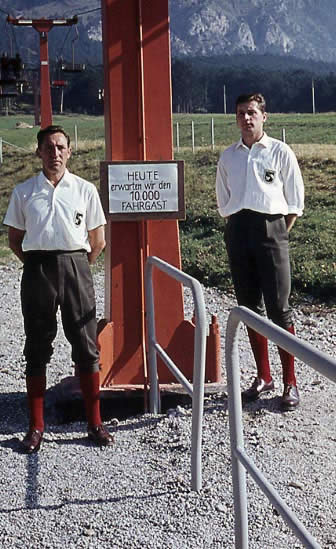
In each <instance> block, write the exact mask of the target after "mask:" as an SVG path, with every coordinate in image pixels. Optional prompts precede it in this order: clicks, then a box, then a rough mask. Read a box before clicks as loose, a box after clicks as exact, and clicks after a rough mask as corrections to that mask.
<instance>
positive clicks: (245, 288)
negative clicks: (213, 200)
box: [225, 210, 292, 329]
mask: <svg viewBox="0 0 336 549" xmlns="http://www.w3.org/2000/svg"><path fill="white" fill-rule="evenodd" d="M225 244H226V249H227V253H228V257H229V264H230V269H231V274H232V279H233V284H234V289H235V293H236V298H237V302H238V305H244V306H245V307H248V308H249V309H252V310H253V311H255V312H257V313H262V312H263V310H264V305H265V308H266V312H267V316H268V317H269V318H270V319H271V320H272V321H273V322H274V323H275V324H277V325H279V326H281V327H282V328H285V329H286V328H289V327H290V326H291V324H292V318H291V312H290V308H289V304H288V299H289V295H290V286H291V282H290V262H289V251H288V231H287V227H286V222H285V218H284V216H283V215H268V214H262V213H258V212H254V211H251V210H242V211H240V212H238V213H236V214H234V215H232V216H230V217H229V219H228V222H227V225H226V228H225Z"/></svg>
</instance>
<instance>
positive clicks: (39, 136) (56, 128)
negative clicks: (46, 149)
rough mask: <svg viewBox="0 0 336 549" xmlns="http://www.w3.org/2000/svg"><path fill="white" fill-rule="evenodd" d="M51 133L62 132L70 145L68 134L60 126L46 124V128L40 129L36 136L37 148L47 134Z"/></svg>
mask: <svg viewBox="0 0 336 549" xmlns="http://www.w3.org/2000/svg"><path fill="white" fill-rule="evenodd" d="M53 133H62V134H63V135H64V136H65V137H66V140H67V143H68V147H70V136H69V135H68V134H67V133H66V131H65V129H64V128H62V126H47V127H46V128H43V130H40V131H39V132H38V134H37V136H36V137H37V146H38V148H40V146H41V145H42V143H43V141H44V140H45V138H46V137H47V135H52V134H53Z"/></svg>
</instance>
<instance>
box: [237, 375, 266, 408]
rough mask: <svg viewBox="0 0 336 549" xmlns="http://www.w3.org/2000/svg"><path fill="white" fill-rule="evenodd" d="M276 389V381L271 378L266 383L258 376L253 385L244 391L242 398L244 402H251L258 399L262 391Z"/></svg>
mask: <svg viewBox="0 0 336 549" xmlns="http://www.w3.org/2000/svg"><path fill="white" fill-rule="evenodd" d="M273 390H274V381H273V379H271V381H270V382H269V383H266V382H265V381H264V380H263V379H261V378H260V377H256V378H255V380H254V382H253V383H252V385H251V387H250V388H249V389H247V390H246V391H243V392H242V399H243V401H244V402H251V401H253V400H257V399H258V398H259V397H260V395H261V393H269V392H270V391H273Z"/></svg>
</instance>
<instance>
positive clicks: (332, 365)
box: [225, 307, 336, 549]
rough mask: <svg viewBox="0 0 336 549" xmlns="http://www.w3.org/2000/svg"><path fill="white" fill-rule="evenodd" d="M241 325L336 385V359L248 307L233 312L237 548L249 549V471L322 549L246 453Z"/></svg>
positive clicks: (230, 352)
mask: <svg viewBox="0 0 336 549" xmlns="http://www.w3.org/2000/svg"><path fill="white" fill-rule="evenodd" d="M241 322H244V324H246V325H247V326H249V327H250V328H253V329H254V330H255V331H256V332H258V333H260V334H262V335H263V336H265V337H267V338H268V339H269V340H271V341H273V342H274V343H276V344H277V345H278V346H279V347H281V348H282V349H285V350H286V351H287V352H289V353H291V354H292V355H294V356H296V357H297V358H299V359H300V360H302V361H303V362H305V363H306V364H307V365H308V366H310V367H311V368H313V369H314V370H316V371H318V372H319V373H320V374H322V375H323V376H325V377H327V378H329V379H330V380H331V381H334V382H336V361H335V360H334V359H333V358H331V357H329V356H328V355H326V354H325V353H323V352H321V351H319V350H318V349H315V348H314V347H313V346H312V345H310V344H309V343H307V342H305V341H300V340H299V339H297V338H296V337H295V336H294V335H292V334H290V333H289V332H287V331H286V330H284V329H283V328H280V327H279V326H276V325H275V324H273V323H272V322H270V321H269V320H268V319H266V318H263V317H261V316H260V315H258V314H256V313H254V312H253V311H251V310H249V309H247V308H246V307H235V308H234V309H232V311H231V312H230V315H229V318H228V322H227V328H226V339H225V357H226V360H225V362H226V371H227V382H228V408H229V425H230V444H231V457H232V484H233V498H234V509H235V546H236V548H237V549H238V548H239V549H247V548H248V521H247V495H246V470H247V471H248V472H249V473H250V474H251V476H252V478H253V479H254V481H255V482H256V483H257V484H258V485H259V487H260V488H261V490H262V491H263V492H264V494H265V495H266V496H267V497H268V499H269V500H270V501H271V503H272V504H273V505H274V507H275V508H276V509H277V510H278V511H279V513H280V514H281V516H282V517H283V519H284V520H285V521H286V522H287V524H288V525H289V527H290V528H291V530H292V531H293V533H294V534H295V535H296V536H297V537H298V538H299V539H300V540H301V541H302V543H303V544H304V546H305V547H308V548H309V549H321V547H320V545H319V544H318V543H317V542H316V541H315V540H314V538H313V537H312V536H311V535H310V533H309V532H308V531H307V530H306V528H305V527H304V526H303V524H301V523H300V521H299V520H298V519H297V517H296V515H295V514H294V513H293V512H292V511H291V509H290V508H289V507H288V506H287V504H286V503H285V502H284V500H283V499H282V498H281V497H280V496H279V494H278V493H277V492H276V490H275V489H274V488H273V487H272V485H271V484H270V483H269V482H268V481H267V480H266V478H265V477H264V476H263V474H262V473H261V471H260V470H259V469H258V468H257V467H256V466H255V464H254V463H253V461H252V460H251V459H250V458H249V457H248V455H247V454H246V452H245V451H244V440H243V424H242V403H241V391H240V372H239V354H238V340H239V336H238V329H239V324H240V323H241Z"/></svg>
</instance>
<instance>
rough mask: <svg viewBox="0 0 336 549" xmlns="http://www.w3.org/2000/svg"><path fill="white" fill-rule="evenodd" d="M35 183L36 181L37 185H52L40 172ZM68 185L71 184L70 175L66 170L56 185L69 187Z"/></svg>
mask: <svg viewBox="0 0 336 549" xmlns="http://www.w3.org/2000/svg"><path fill="white" fill-rule="evenodd" d="M37 181H38V184H39V185H52V183H51V182H50V181H49V179H48V178H47V177H46V176H45V175H44V173H43V171H42V170H41V171H40V173H39V174H38V176H37ZM70 183H71V174H70V172H69V170H68V169H67V168H66V169H65V172H64V175H63V177H62V179H61V180H60V181H59V182H58V185H60V184H61V185H70ZM52 186H53V185H52Z"/></svg>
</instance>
